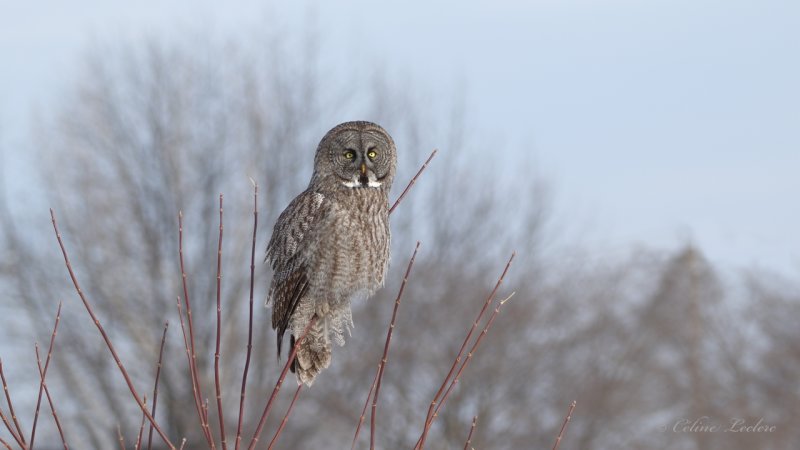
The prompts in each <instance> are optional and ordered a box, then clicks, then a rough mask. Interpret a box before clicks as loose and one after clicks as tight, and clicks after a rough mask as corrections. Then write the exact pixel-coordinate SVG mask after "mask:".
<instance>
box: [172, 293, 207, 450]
mask: <svg viewBox="0 0 800 450" xmlns="http://www.w3.org/2000/svg"><path fill="white" fill-rule="evenodd" d="M176 304H177V306H178V320H179V322H180V324H181V334H182V335H183V348H184V350H185V351H186V359H187V360H188V364H189V379H190V380H191V381H192V398H193V399H194V407H195V409H196V410H197V415H198V416H199V417H200V418H201V419H200V420H201V427H202V420H203V419H202V417H203V404H202V400H201V399H200V397H198V396H197V388H195V383H196V382H197V380H195V377H194V375H192V349H191V346H190V344H189V337H188V335H187V334H186V323H185V321H184V320H183V306H182V304H181V298H180V297H177V301H176ZM203 436H205V437H206V439H208V437H207V436H206V434H205V432H203Z"/></svg>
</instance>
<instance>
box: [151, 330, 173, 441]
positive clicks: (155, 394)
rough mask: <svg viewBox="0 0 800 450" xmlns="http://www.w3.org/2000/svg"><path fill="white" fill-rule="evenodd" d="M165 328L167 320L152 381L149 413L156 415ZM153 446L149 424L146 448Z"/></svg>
mask: <svg viewBox="0 0 800 450" xmlns="http://www.w3.org/2000/svg"><path fill="white" fill-rule="evenodd" d="M167 328H169V321H167V322H164V334H162V335H161V348H160V349H159V350H158V364H156V379H155V381H154V382H153V406H151V409H150V415H152V416H153V417H155V416H156V405H157V404H158V380H159V378H160V377H161V364H162V363H161V361H162V360H163V358H164V343H165V342H166V341H167ZM152 447H153V424H152V423H151V424H150V431H149V432H148V436H147V450H150V449H151V448H152Z"/></svg>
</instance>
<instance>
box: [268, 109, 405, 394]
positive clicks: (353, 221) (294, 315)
mask: <svg viewBox="0 0 800 450" xmlns="http://www.w3.org/2000/svg"><path fill="white" fill-rule="evenodd" d="M396 166H397V152H396V149H395V145H394V141H393V140H392V138H391V136H389V134H388V133H387V132H386V130H384V129H383V128H381V127H380V126H378V125H376V124H374V123H370V122H346V123H343V124H340V125H337V126H336V127H334V128H333V129H332V130H330V131H328V133H327V134H325V136H324V137H323V138H322V141H320V143H319V146H318V147H317V152H316V156H315V157H314V173H313V175H312V177H311V182H310V183H309V185H308V188H307V189H306V190H305V191H303V192H302V193H300V195H298V196H297V197H295V199H294V200H292V201H291V203H289V206H287V207H286V209H285V210H284V211H283V212H282V213H281V215H280V217H278V221H277V222H276V223H275V228H274V230H273V232H272V238H271V239H270V241H269V245H268V246H267V260H268V261H269V263H270V265H271V266H272V270H273V277H272V284H271V286H270V289H269V296H268V300H267V302H268V304H270V305H271V306H272V328H273V329H277V338H278V339H277V342H278V356H279V357H280V354H281V343H282V341H283V335H284V334H285V332H286V330H287V329H288V330H289V333H290V344H291V345H294V343H295V339H299V338H300V336H301V334H302V333H303V330H305V328H306V326H307V325H308V324H309V322H310V321H311V320H312V318H316V320H315V322H314V324H313V325H312V326H311V329H310V330H309V332H308V334H307V335H306V338H305V339H304V340H303V341H302V342H301V343H300V346H299V347H298V350H297V356H296V359H295V361H294V363H293V364H292V371H294V372H295V373H296V374H297V379H298V383H305V384H306V385H309V386H310V385H311V384H312V383H313V382H314V378H315V377H316V376H317V375H318V374H319V373H320V372H321V371H322V370H323V369H325V368H327V367H328V366H329V365H330V363H331V351H332V345H331V341H333V342H336V343H337V344H339V345H344V342H345V332H347V333H348V334H349V331H350V328H351V327H352V325H353V319H352V314H351V311H350V302H351V300H353V299H356V298H364V299H366V298H368V297H370V296H372V294H374V293H375V291H376V290H378V289H379V288H380V287H381V286H383V281H384V276H385V275H386V269H387V266H388V264H389V240H390V232H389V197H388V194H389V190H390V189H391V187H392V181H394V175H395V168H396Z"/></svg>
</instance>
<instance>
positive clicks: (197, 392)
mask: <svg viewBox="0 0 800 450" xmlns="http://www.w3.org/2000/svg"><path fill="white" fill-rule="evenodd" d="M178 257H179V259H180V265H181V280H182V282H183V298H184V301H185V302H186V321H187V322H189V341H188V344H189V374H190V376H191V377H192V393H193V394H194V397H195V403H196V407H197V414H198V416H199V418H200V426H201V428H202V429H203V435H204V436H205V438H206V442H208V446H209V447H211V448H212V449H215V448H216V446H215V445H214V438H213V436H212V435H211V428H210V427H209V426H208V416H207V415H206V414H205V413H204V412H203V407H202V403H203V400H202V399H203V389H202V387H201V386H200V379H199V376H198V370H197V353H196V352H195V347H194V325H193V323H194V321H193V320H192V305H191V302H190V301H189V288H188V286H187V283H186V270H185V266H184V263H183V212H182V211H179V212H178Z"/></svg>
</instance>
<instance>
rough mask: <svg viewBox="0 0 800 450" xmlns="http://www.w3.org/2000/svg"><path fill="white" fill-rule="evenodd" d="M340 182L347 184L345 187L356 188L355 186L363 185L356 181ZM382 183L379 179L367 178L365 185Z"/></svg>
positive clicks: (377, 185)
mask: <svg viewBox="0 0 800 450" xmlns="http://www.w3.org/2000/svg"><path fill="white" fill-rule="evenodd" d="M342 184H343V185H345V186H347V187H349V188H357V187H362V186H364V185H363V184H361V183H359V182H358V181H344V182H342ZM382 184H383V183H381V182H380V181H372V180H369V181H368V182H367V186H369V187H380V186H381V185H382Z"/></svg>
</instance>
